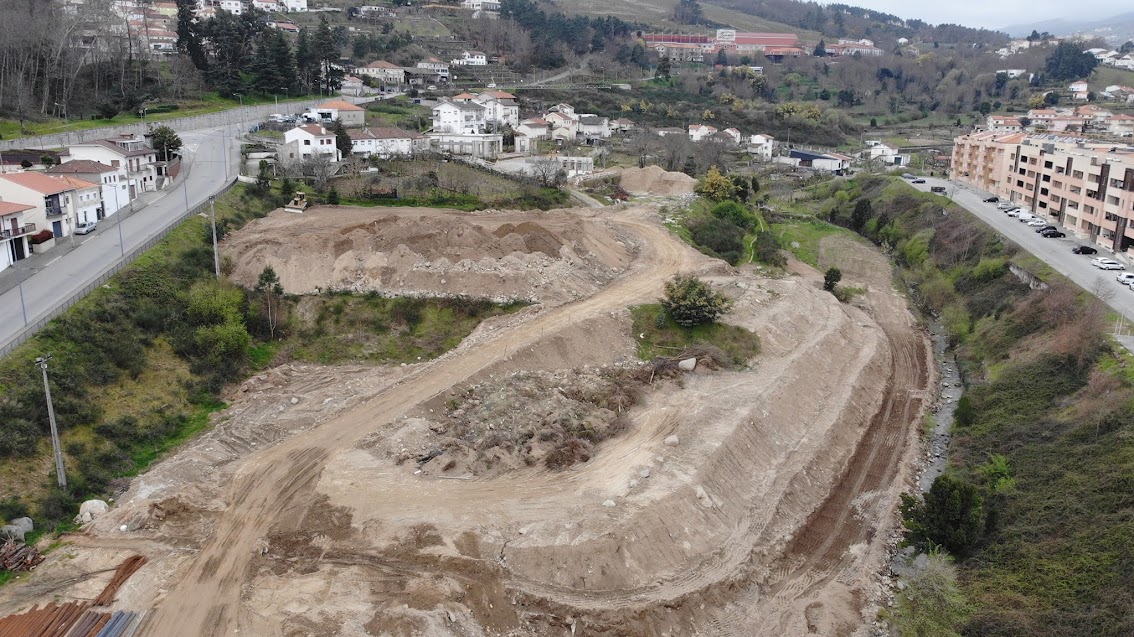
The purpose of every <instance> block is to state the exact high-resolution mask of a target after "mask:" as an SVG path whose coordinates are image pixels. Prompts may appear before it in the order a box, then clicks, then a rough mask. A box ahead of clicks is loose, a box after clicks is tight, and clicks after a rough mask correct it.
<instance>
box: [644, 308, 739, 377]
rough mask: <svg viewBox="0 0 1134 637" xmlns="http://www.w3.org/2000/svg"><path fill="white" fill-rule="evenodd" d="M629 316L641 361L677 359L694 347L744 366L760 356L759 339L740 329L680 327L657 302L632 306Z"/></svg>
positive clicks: (720, 324) (731, 326)
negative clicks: (717, 351) (717, 352)
mask: <svg viewBox="0 0 1134 637" xmlns="http://www.w3.org/2000/svg"><path fill="white" fill-rule="evenodd" d="M630 316H631V318H632V319H633V328H632V331H633V333H634V337H635V339H637V341H638V358H641V359H642V360H647V361H648V360H652V359H654V358H656V357H658V356H677V355H678V354H680V353H681V352H683V351H685V350H686V349H688V348H690V347H693V346H696V345H712V346H714V347H717V348H719V349H720V350H721V351H723V352H724V353H725V354H726V355H728V357H729V359H730V360H731V361H732V363H733V364H734V365H737V366H744V365H746V364H747V363H748V361H749V360H750V359H751V358H753V357H754V356H756V355H757V354H759V353H760V337H758V336H756V334H755V333H754V332H751V331H749V330H746V329H744V328H743V327H736V326H735V325H725V324H724V323H708V324H705V325H698V326H697V327H682V326H680V325H678V324H677V323H675V322H674V321H673V319H672V318H670V317H669V315H668V314H666V312H665V309H664V308H663V307H662V306H661V304H658V303H651V304H648V305H638V306H635V307H632V308H630Z"/></svg>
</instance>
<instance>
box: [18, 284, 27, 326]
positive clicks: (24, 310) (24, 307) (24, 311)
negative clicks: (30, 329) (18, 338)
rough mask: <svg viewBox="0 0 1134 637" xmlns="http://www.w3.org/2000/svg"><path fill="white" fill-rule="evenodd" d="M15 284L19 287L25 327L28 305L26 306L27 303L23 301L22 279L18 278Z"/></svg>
mask: <svg viewBox="0 0 1134 637" xmlns="http://www.w3.org/2000/svg"><path fill="white" fill-rule="evenodd" d="M17 285H18V286H19V288H20V309H21V310H23V313H24V326H25V327H27V324H28V306H27V303H24V281H23V279H20V281H19V283H18V284H17Z"/></svg>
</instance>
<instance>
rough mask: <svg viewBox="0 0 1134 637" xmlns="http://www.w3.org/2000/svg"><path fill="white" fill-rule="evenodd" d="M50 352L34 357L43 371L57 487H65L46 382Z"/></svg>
mask: <svg viewBox="0 0 1134 637" xmlns="http://www.w3.org/2000/svg"><path fill="white" fill-rule="evenodd" d="M49 360H51V354H47V355H46V356H40V357H39V358H37V359H35V364H36V365H38V366H39V368H40V370H42V371H43V393H44V395H45V396H47V420H48V422H50V423H51V447H52V449H54V451H55V474H56V476H57V477H58V478H59V488H60V489H66V488H67V474H66V472H64V471H63V449H62V448H61V447H60V445H59V427H58V426H56V424H55V406H54V405H53V404H52V403H51V386H50V385H49V384H48V383H47V361H49Z"/></svg>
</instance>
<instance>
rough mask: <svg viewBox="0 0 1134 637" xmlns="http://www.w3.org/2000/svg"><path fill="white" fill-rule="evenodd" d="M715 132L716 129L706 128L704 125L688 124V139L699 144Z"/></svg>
mask: <svg viewBox="0 0 1134 637" xmlns="http://www.w3.org/2000/svg"><path fill="white" fill-rule="evenodd" d="M715 132H717V129H716V128H714V127H712V126H708V125H706V124H690V125H689V139H690V140H692V141H694V142H699V141H701V140H702V139H705V138H706V137H709V136H710V135H712V134H713V133H715Z"/></svg>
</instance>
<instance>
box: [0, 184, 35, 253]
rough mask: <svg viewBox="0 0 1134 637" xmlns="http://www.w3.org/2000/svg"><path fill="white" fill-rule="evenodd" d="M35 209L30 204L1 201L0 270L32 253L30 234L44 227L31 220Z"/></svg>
mask: <svg viewBox="0 0 1134 637" xmlns="http://www.w3.org/2000/svg"><path fill="white" fill-rule="evenodd" d="M34 211H35V206H32V205H30V204H23V203H15V202H12V201H0V270H4V269H6V268H7V267H8V266H10V265H12V264H13V263H15V262H16V261H21V260H23V259H26V258H28V255H29V254H31V247H30V246H29V245H28V235H30V234H35V233H37V232H39V231H40V230H42V229H43V228H40V227H38V226H36V224H35V222H33V221H30V220H29V218H30V213H32V212H34Z"/></svg>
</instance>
